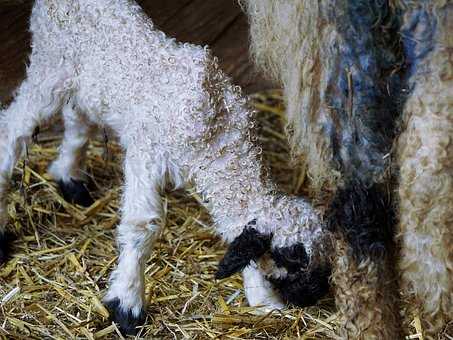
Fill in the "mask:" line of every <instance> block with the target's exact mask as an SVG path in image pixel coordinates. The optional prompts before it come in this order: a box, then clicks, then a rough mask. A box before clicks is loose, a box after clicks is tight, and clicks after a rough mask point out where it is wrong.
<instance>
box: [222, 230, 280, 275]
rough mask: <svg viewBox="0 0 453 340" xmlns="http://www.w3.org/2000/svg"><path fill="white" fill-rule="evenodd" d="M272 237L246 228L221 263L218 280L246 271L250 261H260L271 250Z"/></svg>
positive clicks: (229, 248) (232, 243)
mask: <svg viewBox="0 0 453 340" xmlns="http://www.w3.org/2000/svg"><path fill="white" fill-rule="evenodd" d="M271 238H272V237H271V236H270V235H263V234H260V233H259V232H258V231H257V230H256V229H254V228H250V227H248V226H247V227H245V228H244V231H243V232H242V233H241V235H239V236H238V237H236V238H235V239H234V241H233V242H231V244H230V245H229V247H228V249H227V252H226V254H225V256H224V257H223V259H222V260H221V261H220V263H219V269H218V271H217V273H216V275H215V277H216V279H224V278H226V277H229V276H231V275H233V274H234V273H237V272H239V271H241V270H242V269H244V268H245V267H246V266H247V265H249V264H250V261H253V260H258V259H259V258H260V257H261V256H263V254H264V253H265V252H266V251H268V250H269V249H270V246H271Z"/></svg>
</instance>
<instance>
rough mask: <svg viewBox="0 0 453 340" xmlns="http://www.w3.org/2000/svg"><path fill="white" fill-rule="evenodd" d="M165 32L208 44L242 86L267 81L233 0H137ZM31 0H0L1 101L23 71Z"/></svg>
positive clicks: (257, 86) (260, 86) (253, 87)
mask: <svg viewBox="0 0 453 340" xmlns="http://www.w3.org/2000/svg"><path fill="white" fill-rule="evenodd" d="M138 2H139V4H140V5H141V6H142V7H143V9H144V10H145V12H146V13H147V14H148V15H149V16H150V17H151V18H152V20H153V21H154V23H155V24H157V25H158V27H160V28H161V29H162V30H163V31H164V32H165V33H167V34H168V35H170V36H172V37H175V38H176V39H178V40H179V41H182V42H192V43H195V44H200V45H209V46H210V47H211V49H212V50H213V52H214V54H215V55H216V56H218V57H219V60H220V63H221V65H222V68H223V70H224V71H225V72H226V73H228V74H229V75H230V76H231V77H233V79H234V82H235V83H236V84H238V85H240V86H242V87H243V89H244V90H245V92H247V93H251V92H257V91H259V90H264V89H268V88H270V87H272V84H271V83H270V82H269V81H267V80H264V77H263V75H260V74H259V73H258V72H257V71H256V69H255V68H254V66H253V64H252V62H251V61H250V58H249V53H248V47H249V44H248V39H249V37H248V23H247V17H246V16H245V15H244V13H243V12H242V11H241V8H240V7H239V5H238V4H237V1H236V0H140V1H138ZM32 5H33V1H30V0H0V103H6V102H8V101H9V100H10V99H11V95H12V92H13V90H14V88H16V86H17V85H18V84H19V83H20V81H21V80H22V79H23V77H24V70H25V64H26V62H27V55H28V53H29V51H30V34H29V33H28V20H29V17H30V11H31V6H32Z"/></svg>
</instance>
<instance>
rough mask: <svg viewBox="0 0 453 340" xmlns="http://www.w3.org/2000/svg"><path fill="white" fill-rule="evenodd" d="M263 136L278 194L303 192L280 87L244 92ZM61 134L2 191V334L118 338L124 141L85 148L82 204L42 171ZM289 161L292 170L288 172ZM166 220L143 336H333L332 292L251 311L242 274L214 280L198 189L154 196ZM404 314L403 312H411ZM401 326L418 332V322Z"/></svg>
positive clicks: (38, 149)
mask: <svg viewBox="0 0 453 340" xmlns="http://www.w3.org/2000/svg"><path fill="white" fill-rule="evenodd" d="M252 101H253V104H254V105H255V107H256V108H257V109H258V111H259V114H258V119H259V135H260V139H259V141H258V142H259V143H260V144H261V145H262V148H263V150H264V160H265V162H266V164H267V165H268V166H269V167H270V171H271V175H272V177H273V178H274V179H275V180H276V181H277V182H278V183H279V185H280V186H281V188H282V189H283V190H286V191H288V192H290V193H304V194H307V193H306V192H304V183H305V182H306V180H307V178H305V173H304V171H303V170H302V169H303V168H302V167H294V166H292V165H291V164H289V163H288V159H289V156H288V152H289V151H288V149H289V148H288V145H287V141H286V137H285V135H284V133H283V132H282V131H283V113H284V107H283V104H282V97H281V94H280V92H279V91H271V92H267V93H262V94H256V95H254V96H252ZM59 139H60V137H59V135H58V134H57V135H56V134H55V133H54V132H52V128H51V127H49V126H47V127H41V131H40V133H39V134H37V135H36V142H35V143H34V144H33V145H32V146H30V148H29V150H28V152H27V155H26V157H25V159H24V161H23V162H21V163H19V164H18V165H17V167H16V169H15V173H14V177H13V189H12V191H11V194H10V197H9V206H8V209H9V214H10V216H11V225H10V229H12V230H13V231H15V232H16V233H17V235H18V240H17V241H16V242H15V244H14V245H15V252H14V253H15V255H14V257H13V258H12V259H11V260H10V261H9V262H8V263H7V264H6V265H5V266H3V267H1V268H0V338H1V339H24V338H26V339H69V338H77V339H117V338H121V335H120V333H119V331H118V330H117V328H116V326H115V325H114V324H111V323H110V322H109V321H108V312H107V310H106V309H105V308H104V306H103V305H102V303H101V299H102V296H103V295H104V291H105V288H106V285H107V278H108V276H109V273H110V271H111V270H112V266H113V264H114V263H115V261H116V251H115V242H114V230H115V225H116V223H117V222H118V214H117V210H118V205H119V202H118V198H119V195H120V184H121V181H122V174H121V149H120V148H119V146H118V145H117V144H116V143H115V142H114V141H112V140H108V138H105V137H104V136H103V133H101V134H100V136H99V138H98V139H97V140H96V141H93V142H92V143H91V144H90V147H89V150H88V175H89V176H90V178H91V180H92V183H91V184H90V186H91V188H90V189H91V191H92V194H93V196H94V197H95V198H96V199H97V200H96V202H95V204H93V205H92V206H91V207H89V208H87V209H82V208H81V207H77V206H73V205H71V204H68V203H66V202H65V201H64V200H63V199H62V197H61V196H60V195H59V193H58V191H57V190H56V186H55V183H53V182H52V181H51V180H50V178H49V177H48V175H47V174H46V168H47V166H48V164H49V162H50V161H51V160H52V159H53V158H54V157H56V153H57V147H58V143H59ZM295 168H297V169H295ZM162 196H163V199H164V206H165V213H166V228H165V229H164V230H163V232H162V235H161V236H160V238H159V241H158V242H157V243H156V247H155V250H154V252H153V253H152V257H151V258H150V259H149V261H148V263H147V268H146V297H147V301H148V308H147V321H146V324H145V326H144V327H143V329H142V330H141V331H140V333H139V336H140V337H143V338H146V339H151V338H155V339H173V338H175V339H184V338H193V339H218V338H222V339H292V338H296V337H299V338H302V339H333V338H334V336H335V332H336V330H337V325H338V322H339V321H338V320H337V314H336V311H335V309H334V307H333V299H332V297H327V298H326V299H324V300H323V301H321V303H320V304H319V305H318V306H316V307H311V308H305V309H303V310H302V309H292V310H286V311H284V312H277V311H275V312H273V313H272V314H269V315H264V316H263V315H256V314H255V313H254V311H253V309H252V308H249V307H247V304H246V299H245V296H244V294H243V290H242V279H241V277H240V276H239V275H235V276H233V277H232V278H229V279H225V280H222V281H215V280H214V273H215V271H216V268H217V263H218V261H219V259H220V257H221V256H222V254H223V252H224V245H223V244H222V242H221V241H220V240H219V239H218V238H217V237H216V236H214V234H213V233H212V231H211V230H210V229H209V225H210V223H211V222H210V219H209V216H208V215H207V212H206V211H205V210H204V209H203V208H202V207H201V206H200V205H199V204H198V202H197V201H198V200H199V199H200V198H199V197H198V196H197V195H196V194H194V193H190V192H189V193H188V194H187V193H186V192H183V191H172V190H171V188H168V190H166V192H164V193H162ZM408 319H409V318H408ZM410 319H411V320H413V321H412V323H411V324H410V325H405V328H406V334H412V335H411V336H410V339H422V337H421V336H420V335H419V334H420V332H421V326H420V320H419V319H418V318H417V316H415V317H414V318H410Z"/></svg>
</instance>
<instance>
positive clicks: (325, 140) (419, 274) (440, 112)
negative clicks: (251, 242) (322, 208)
mask: <svg viewBox="0 0 453 340" xmlns="http://www.w3.org/2000/svg"><path fill="white" fill-rule="evenodd" d="M242 5H243V7H244V9H245V10H246V12H247V14H248V16H249V19H250V23H251V42H252V52H253V55H254V57H255V60H256V62H257V64H258V65H260V66H261V68H262V70H263V72H266V73H267V74H270V75H271V76H273V77H274V78H275V79H276V80H278V81H280V82H281V84H282V85H283V87H284V92H285V97H286V101H287V117H288V122H289V123H288V132H289V133H290V135H291V140H292V145H293V148H294V152H295V154H296V156H297V154H300V155H302V156H303V158H304V159H305V162H306V165H307V168H308V173H309V174H310V178H311V179H312V180H311V186H312V188H313V190H314V191H315V192H318V193H321V192H322V191H323V190H324V189H326V188H328V189H329V190H333V192H335V194H334V195H333V196H332V197H331V198H330V213H329V216H330V218H329V224H330V227H331V230H332V232H333V233H334V234H335V242H334V243H335V246H334V248H335V251H334V253H333V254H332V257H333V260H332V264H333V275H332V282H333V284H334V285H335V290H336V294H335V295H336V302H337V306H338V307H339V310H340V312H341V315H342V316H343V325H344V327H343V335H344V336H345V337H351V338H360V339H391V338H395V337H397V335H396V334H398V332H399V331H398V328H399V327H398V319H399V318H398V315H399V313H398V310H397V306H396V301H397V299H398V282H397V280H396V278H397V275H395V274H396V273H399V274H400V275H401V277H402V281H401V288H403V290H404V292H405V293H407V294H411V295H412V296H414V298H415V299H414V300H415V301H416V303H417V305H418V306H419V307H420V308H421V311H422V319H423V321H424V322H425V329H426V330H427V334H428V335H431V336H434V335H435V334H437V333H438V332H439V330H440V329H441V328H442V327H443V326H445V325H446V323H447V322H448V320H451V316H452V315H453V306H452V305H453V301H452V293H453V287H452V285H453V275H452V271H453V249H452V247H451V244H452V241H453V237H452V224H453V209H452V207H451V204H452V203H451V202H452V201H453V159H452V157H451V155H452V154H453V142H452V138H453V112H452V108H453V95H452V85H453V60H452V51H453V38H452V36H453V27H452V23H453V22H452V20H451V17H452V15H453V4H452V2H450V1H443V0H432V1H429V0H426V1H425V0H423V1H404V0H402V1H385V0H384V1H377V0H359V1H352V0H327V1H319V2H313V1H308V0H303V1H295V0H289V1H285V0H262V1H253V0H244V1H242ZM398 169H399V172H398ZM394 192H398V194H394ZM397 226H399V227H398V228H397ZM396 235H397V236H398V237H397V238H396V242H395V236H396ZM395 261H397V262H398V266H394V262H395Z"/></svg>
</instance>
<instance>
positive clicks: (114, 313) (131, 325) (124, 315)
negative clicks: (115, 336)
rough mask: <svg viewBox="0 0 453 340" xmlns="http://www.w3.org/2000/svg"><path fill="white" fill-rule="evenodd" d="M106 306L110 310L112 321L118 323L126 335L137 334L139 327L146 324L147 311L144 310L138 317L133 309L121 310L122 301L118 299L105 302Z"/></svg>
mask: <svg viewBox="0 0 453 340" xmlns="http://www.w3.org/2000/svg"><path fill="white" fill-rule="evenodd" d="M105 306H106V307H107V309H108V310H109V313H110V319H111V320H112V321H114V322H115V323H116V325H117V326H118V328H119V330H120V331H121V333H123V334H124V335H135V334H137V332H138V329H137V327H138V326H141V325H143V323H144V322H145V311H144V310H143V309H142V310H141V311H140V313H139V315H138V316H134V313H132V310H131V309H129V310H124V309H123V308H121V306H120V299H118V298H115V299H113V300H111V301H107V302H105Z"/></svg>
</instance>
